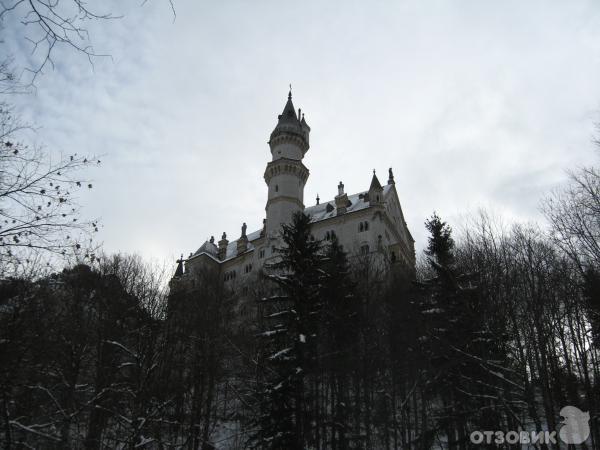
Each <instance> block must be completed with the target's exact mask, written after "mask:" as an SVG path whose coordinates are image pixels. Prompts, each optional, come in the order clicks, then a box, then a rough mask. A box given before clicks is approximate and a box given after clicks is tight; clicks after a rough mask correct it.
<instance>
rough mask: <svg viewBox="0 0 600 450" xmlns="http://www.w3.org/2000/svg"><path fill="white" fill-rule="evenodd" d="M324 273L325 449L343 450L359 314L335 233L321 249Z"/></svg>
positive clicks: (348, 428) (346, 441) (347, 439)
mask: <svg viewBox="0 0 600 450" xmlns="http://www.w3.org/2000/svg"><path fill="white" fill-rule="evenodd" d="M324 271H325V272H326V273H327V277H326V279H325V280H324V283H323V289H322V295H323V308H322V312H321V327H322V332H321V336H322V339H321V341H320V344H321V345H320V346H319V360H320V361H322V369H323V372H324V373H325V374H326V375H325V377H327V380H326V381H327V382H329V390H330V392H331V402H332V404H331V405H330V410H331V413H330V414H331V416H330V417H327V420H326V422H327V423H328V424H330V426H331V429H330V430H328V434H329V436H328V438H329V442H328V445H326V448H331V449H334V450H335V449H346V448H349V446H350V432H351V431H352V428H351V427H352V423H351V422H352V411H351V404H350V388H351V381H352V378H351V373H352V371H353V370H354V369H355V367H354V365H355V364H354V363H355V362H356V356H357V348H358V345H359V342H358V341H359V338H358V334H357V332H356V331H357V330H358V328H359V321H360V317H361V314H360V304H359V301H358V298H357V296H356V295H355V288H356V285H355V283H354V282H353V280H352V278H351V275H350V268H349V264H348V257H347V255H346V253H345V252H344V250H343V248H342V246H341V245H340V244H339V242H338V239H337V236H336V235H335V234H334V235H333V238H332V239H331V241H330V244H329V245H328V246H327V247H326V249H325V263H324ZM325 377H324V378H325Z"/></svg>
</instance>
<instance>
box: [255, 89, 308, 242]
mask: <svg viewBox="0 0 600 450" xmlns="http://www.w3.org/2000/svg"><path fill="white" fill-rule="evenodd" d="M309 134H310V127H309V126H308V124H307V123H306V121H305V120H304V115H303V114H301V110H300V109H299V110H298V114H296V111H295V109H294V105H293V103H292V91H291V90H290V93H289V94H288V100H287V103H286V104H285V108H284V109H283V112H282V113H281V114H280V115H279V120H278V122H277V126H276V127H275V129H274V130H273V132H272V133H271V138H270V140H269V147H270V148H271V155H272V156H273V158H272V160H271V162H269V163H268V164H267V168H266V170H265V182H266V183H267V186H268V187H269V193H268V200H267V206H266V207H265V209H266V212H267V219H266V234H267V236H268V237H273V236H274V235H275V234H276V233H278V232H279V231H280V229H281V224H282V223H289V222H290V221H291V218H292V215H293V213H295V212H296V211H304V185H305V184H306V180H307V179H308V174H309V172H308V169H307V168H306V167H305V166H304V164H302V159H303V158H304V155H305V154H306V152H307V151H308V148H309V143H308V136H309Z"/></svg>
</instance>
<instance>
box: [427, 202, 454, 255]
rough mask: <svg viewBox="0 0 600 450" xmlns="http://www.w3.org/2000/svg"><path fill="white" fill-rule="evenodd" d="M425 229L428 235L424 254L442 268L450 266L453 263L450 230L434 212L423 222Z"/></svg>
mask: <svg viewBox="0 0 600 450" xmlns="http://www.w3.org/2000/svg"><path fill="white" fill-rule="evenodd" d="M425 228H427V231H429V233H430V236H429V237H428V239H427V250H425V254H427V255H428V256H429V257H431V258H434V259H435V261H436V262H437V263H438V264H440V265H442V266H450V265H451V264H452V262H453V261H454V254H453V251H454V239H452V228H451V227H450V226H449V225H448V224H447V223H446V222H443V221H442V219H440V217H439V216H438V215H437V213H436V212H435V211H434V213H433V215H432V216H431V218H430V219H428V220H426V221H425Z"/></svg>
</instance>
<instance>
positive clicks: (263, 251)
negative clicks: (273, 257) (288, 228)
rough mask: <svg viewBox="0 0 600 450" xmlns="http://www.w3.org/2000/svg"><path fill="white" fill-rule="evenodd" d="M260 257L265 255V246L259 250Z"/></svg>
mask: <svg viewBox="0 0 600 450" xmlns="http://www.w3.org/2000/svg"><path fill="white" fill-rule="evenodd" d="M258 257H259V258H260V259H262V258H264V257H265V249H264V248H262V249H260V251H259V252H258Z"/></svg>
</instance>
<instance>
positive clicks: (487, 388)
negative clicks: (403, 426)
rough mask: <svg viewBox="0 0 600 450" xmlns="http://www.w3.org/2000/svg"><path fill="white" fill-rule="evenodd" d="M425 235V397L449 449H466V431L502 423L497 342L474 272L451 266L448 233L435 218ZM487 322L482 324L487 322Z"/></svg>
mask: <svg viewBox="0 0 600 450" xmlns="http://www.w3.org/2000/svg"><path fill="white" fill-rule="evenodd" d="M425 225H426V227H427V229H428V230H429V232H430V236H429V240H428V246H427V249H426V251H425V253H426V254H427V255H428V256H429V263H430V265H431V267H432V268H433V272H434V276H433V277H432V278H431V279H429V280H426V281H425V282H423V283H422V284H421V288H422V293H423V309H422V315H423V320H424V323H425V329H426V333H427V335H426V336H425V340H424V342H425V345H424V349H423V350H424V352H425V354H426V355H428V357H429V360H430V362H429V377H430V379H431V380H433V382H432V383H431V387H432V389H431V390H430V392H429V395H432V396H433V397H434V398H437V399H438V400H439V402H440V404H441V409H440V411H439V412H438V424H437V425H438V427H439V428H440V429H441V430H443V432H444V433H445V434H446V437H447V440H448V448H451V449H452V448H464V447H465V446H466V445H468V434H469V430H472V429H492V428H493V427H494V426H496V427H498V426H499V425H501V423H500V420H501V416H500V414H499V412H500V411H501V410H502V409H503V408H504V406H505V403H506V399H505V398H503V397H504V396H505V391H507V390H508V389H507V387H508V385H507V379H506V378H505V375H507V373H506V372H504V373H503V371H504V370H505V368H504V367H503V366H502V364H501V363H500V362H499V361H502V360H504V359H505V358H504V356H503V352H502V342H500V341H498V339H497V337H496V336H494V335H493V334H492V333H491V332H490V329H493V328H497V324H495V323H492V322H493V319H494V318H493V317H489V316H488V315H487V314H486V305H485V302H484V301H483V297H482V295H481V293H480V291H479V289H478V288H477V287H476V283H475V279H476V274H468V273H462V272H461V270H460V267H458V266H459V264H458V263H457V262H456V257H455V253H454V248H455V245H454V240H453V238H452V229H451V227H450V226H449V225H448V224H447V223H446V222H444V221H442V220H441V219H440V217H439V216H438V215H437V214H435V213H434V214H433V216H432V217H431V219H429V220H428V221H427V222H426V223H425ZM486 320H487V322H486Z"/></svg>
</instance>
